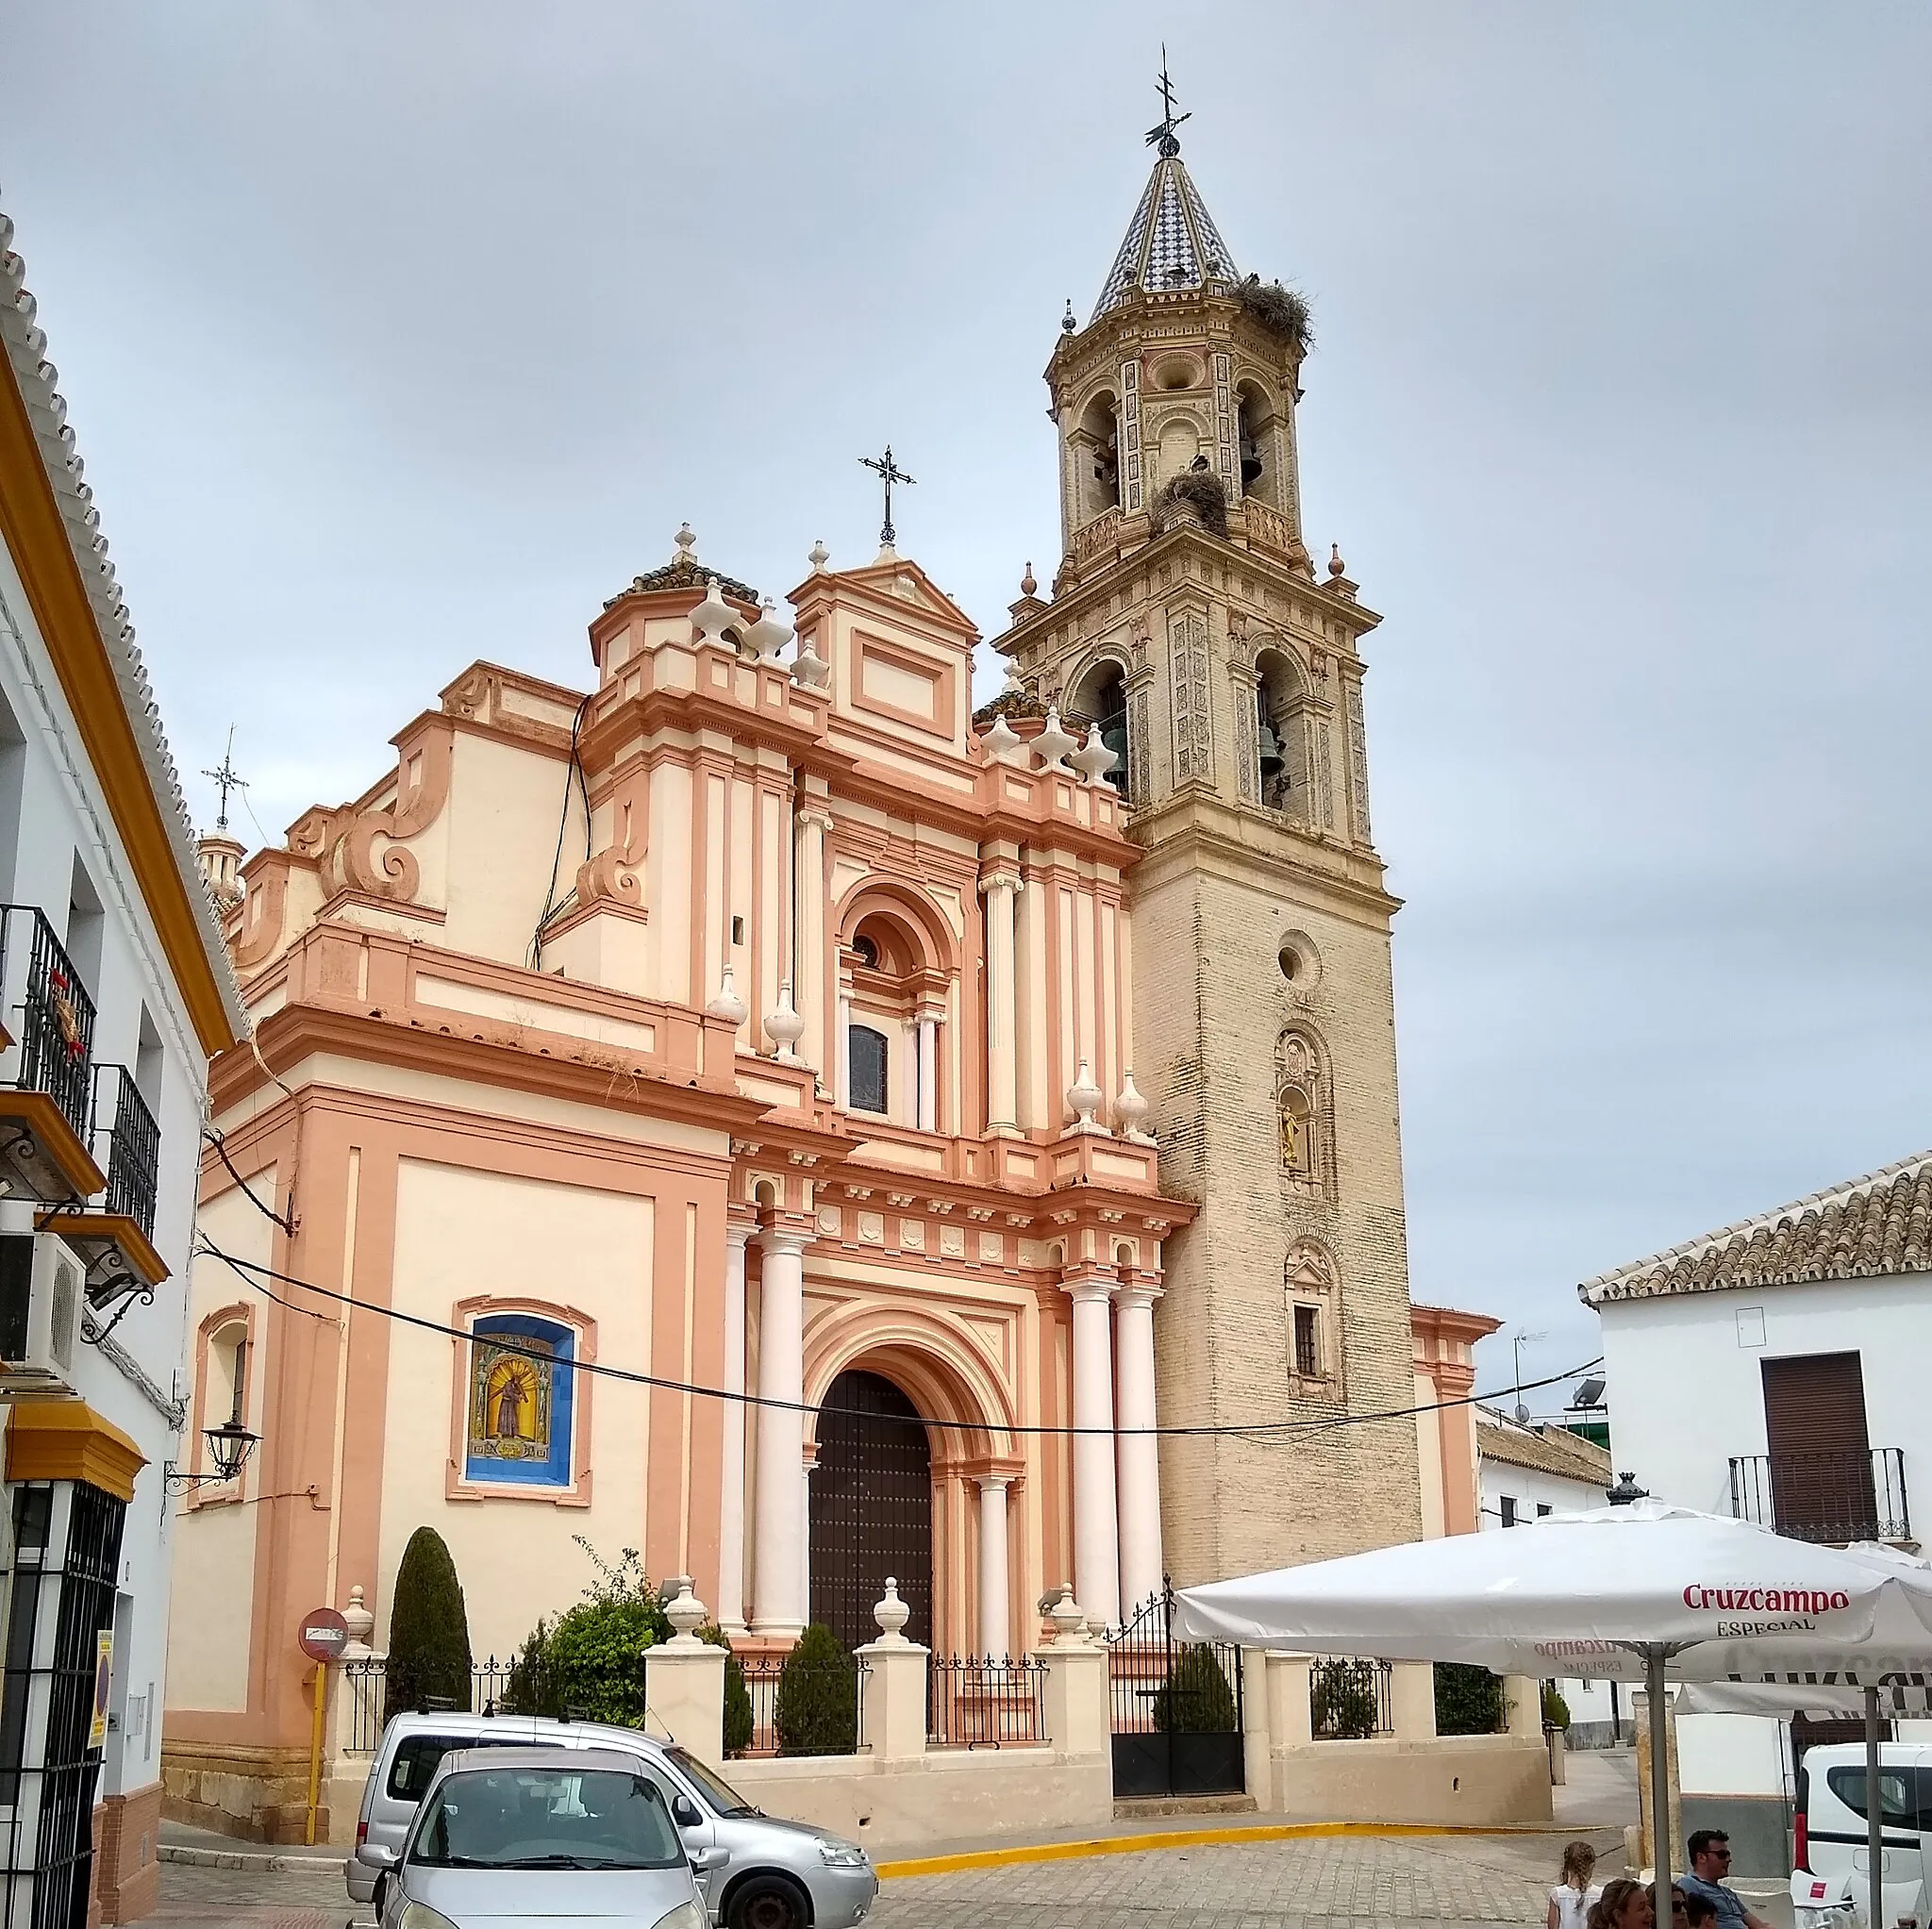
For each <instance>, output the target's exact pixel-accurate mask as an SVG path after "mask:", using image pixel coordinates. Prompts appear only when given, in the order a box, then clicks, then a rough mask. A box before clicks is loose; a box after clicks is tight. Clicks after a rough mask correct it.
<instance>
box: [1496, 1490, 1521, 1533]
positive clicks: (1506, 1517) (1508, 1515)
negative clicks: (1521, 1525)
mask: <svg viewBox="0 0 1932 1929" xmlns="http://www.w3.org/2000/svg"><path fill="white" fill-rule="evenodd" d="M1496 1507H1497V1510H1498V1512H1500V1513H1501V1514H1502V1516H1503V1524H1504V1526H1506V1527H1513V1526H1515V1524H1516V1498H1515V1496H1514V1495H1513V1494H1507V1493H1506V1494H1504V1495H1502V1496H1501V1497H1500V1498H1499V1499H1498V1500H1497V1502H1496Z"/></svg>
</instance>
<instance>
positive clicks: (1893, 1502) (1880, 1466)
mask: <svg viewBox="0 0 1932 1929" xmlns="http://www.w3.org/2000/svg"><path fill="white" fill-rule="evenodd" d="M1731 1512H1732V1514H1733V1515H1735V1516H1736V1518H1737V1519H1739V1520H1740V1521H1755V1522H1757V1524H1758V1525H1759V1526H1760V1527H1771V1528H1774V1529H1775V1530H1776V1532H1778V1533H1780V1534H1785V1535H1789V1536H1790V1538H1792V1539H1793V1540H1815V1541H1823V1542H1827V1543H1831V1544H1834V1545H1837V1546H1846V1545H1848V1544H1849V1543H1851V1542H1852V1541H1854V1540H1909V1539H1910V1538H1911V1534H1912V1529H1911V1515H1910V1511H1909V1509H1908V1508H1907V1505H1906V1456H1905V1453H1904V1450H1903V1449H1902V1448H1899V1447H1874V1448H1870V1449H1864V1448H1854V1449H1850V1450H1847V1451H1842V1452H1836V1453H1818V1454H1748V1455H1741V1456H1740V1457H1739V1458H1737V1459H1734V1460H1733V1461H1732V1462H1731Z"/></svg>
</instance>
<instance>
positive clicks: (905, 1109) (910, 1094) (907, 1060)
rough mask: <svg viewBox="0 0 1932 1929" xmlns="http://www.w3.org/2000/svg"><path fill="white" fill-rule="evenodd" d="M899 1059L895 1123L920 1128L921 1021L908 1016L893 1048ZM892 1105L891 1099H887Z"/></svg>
mask: <svg viewBox="0 0 1932 1929" xmlns="http://www.w3.org/2000/svg"><path fill="white" fill-rule="evenodd" d="M893 1056H896V1057H897V1059H898V1060H899V1109H898V1116H897V1118H896V1120H895V1123H897V1124H901V1125H905V1126H908V1127H909V1128H910V1129H911V1130H912V1131H914V1132H916V1131H918V1130H919V1021H918V1020H917V1019H916V1018H908V1019H907V1020H906V1022H905V1023H903V1024H902V1025H901V1026H900V1027H899V1042H898V1044H897V1045H896V1046H895V1047H894V1048H893ZM886 1103H887V1105H888V1106H889V1107H890V1106H891V1099H890V1097H889V1098H888V1099H887V1102H886Z"/></svg>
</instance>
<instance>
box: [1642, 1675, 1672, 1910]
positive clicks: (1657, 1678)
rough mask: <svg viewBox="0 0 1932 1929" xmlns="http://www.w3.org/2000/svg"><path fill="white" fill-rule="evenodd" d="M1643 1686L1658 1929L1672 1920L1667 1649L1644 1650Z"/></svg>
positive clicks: (1669, 1726) (1652, 1858) (1669, 1720)
mask: <svg viewBox="0 0 1932 1929" xmlns="http://www.w3.org/2000/svg"><path fill="white" fill-rule="evenodd" d="M1643 1686H1644V1693H1645V1699H1646V1700H1647V1701H1648V1702H1649V1704H1650V1838H1651V1844H1650V1847H1651V1861H1652V1863H1653V1864H1654V1866H1655V1876H1656V1881H1657V1929H1663V1924H1664V1923H1666V1922H1668V1921H1670V1920H1671V1763H1670V1739H1671V1718H1670V1708H1669V1705H1668V1704H1667V1703H1666V1702H1665V1700H1664V1651H1663V1648H1662V1646H1661V1645H1660V1644H1658V1643H1655V1642H1653V1643H1651V1644H1650V1645H1648V1646H1646V1647H1645V1649H1644V1651H1643Z"/></svg>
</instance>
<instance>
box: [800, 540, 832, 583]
mask: <svg viewBox="0 0 1932 1929" xmlns="http://www.w3.org/2000/svg"><path fill="white" fill-rule="evenodd" d="M831 559H832V552H831V551H830V550H829V549H827V548H826V547H825V539H824V537H823V536H821V537H820V538H819V539H818V540H816V541H815V542H814V543H813V544H812V546H811V553H810V554H809V555H808V557H806V561H807V562H808V563H810V565H811V573H812V574H813V575H815V576H822V575H824V573H825V565H826V564H827V563H828V562H830V561H831Z"/></svg>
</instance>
